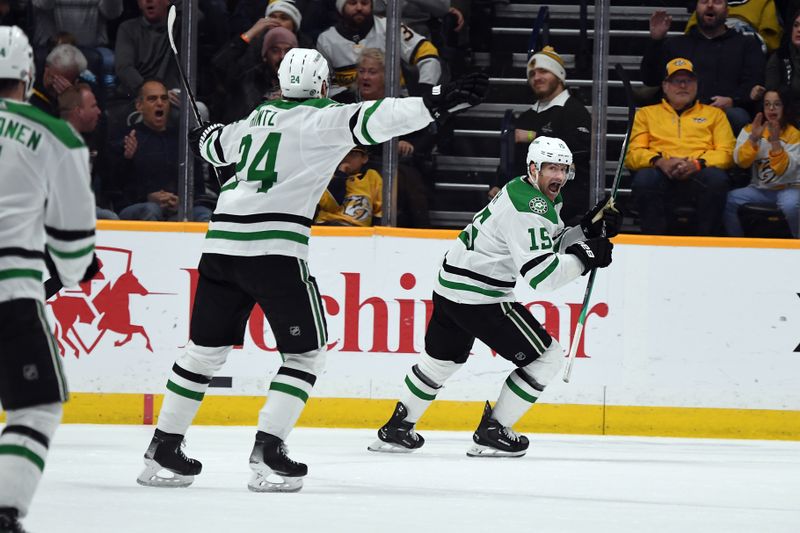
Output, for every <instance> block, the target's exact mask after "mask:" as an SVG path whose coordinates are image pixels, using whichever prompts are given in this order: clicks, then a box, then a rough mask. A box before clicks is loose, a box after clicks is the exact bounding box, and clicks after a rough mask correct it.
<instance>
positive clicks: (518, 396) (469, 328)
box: [369, 137, 622, 457]
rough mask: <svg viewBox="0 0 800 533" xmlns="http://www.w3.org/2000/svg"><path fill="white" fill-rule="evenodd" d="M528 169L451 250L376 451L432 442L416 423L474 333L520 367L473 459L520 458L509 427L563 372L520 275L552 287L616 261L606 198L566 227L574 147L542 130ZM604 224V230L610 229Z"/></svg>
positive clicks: (478, 434) (521, 450) (489, 413)
mask: <svg viewBox="0 0 800 533" xmlns="http://www.w3.org/2000/svg"><path fill="white" fill-rule="evenodd" d="M527 164H528V173H527V175H525V176H520V177H517V178H515V179H513V180H511V181H510V182H509V183H508V184H507V185H506V186H505V187H503V189H501V191H500V192H499V193H498V195H497V196H495V197H494V199H493V200H492V201H491V202H489V205H487V206H486V207H485V208H484V209H483V210H481V211H480V212H479V213H478V214H476V215H475V217H474V218H473V220H472V223H471V224H470V225H468V226H467V227H466V228H465V229H464V231H462V232H461V233H460V234H459V236H458V239H457V240H456V242H455V243H454V244H453V245H452V246H451V248H450V250H449V251H448V252H447V254H446V255H445V257H444V260H443V262H442V266H441V268H440V270H439V273H438V275H437V280H436V283H435V285H434V293H433V314H432V315H431V319H430V322H429V323H428V329H427V331H426V333H425V351H424V352H423V353H422V355H421V356H420V361H419V362H418V363H417V364H415V365H414V366H413V367H412V368H411V371H410V372H409V373H408V375H407V376H406V378H405V384H406V387H407V389H408V391H407V393H406V394H405V396H404V397H403V398H402V399H401V400H400V401H399V402H398V403H397V405H396V407H395V410H394V413H393V414H392V416H391V418H390V419H389V421H388V422H387V423H386V424H385V425H384V426H383V427H382V428H381V429H380V430H379V431H378V440H377V441H376V442H375V443H374V444H372V445H371V446H369V449H370V450H371V451H389V452H396V451H400V452H409V451H413V450H416V449H418V448H419V447H421V446H422V445H423V443H424V442H425V441H424V439H423V438H422V436H421V435H419V434H418V433H417V432H416V431H415V429H414V426H415V424H416V422H417V421H418V420H419V418H420V417H421V416H422V414H423V413H424V412H425V410H426V409H427V408H428V406H429V405H430V404H431V402H432V401H433V400H434V399H435V398H436V395H437V394H438V393H439V391H440V390H441V388H442V385H443V384H444V383H445V382H446V381H447V379H448V378H449V377H450V376H452V375H453V374H454V373H455V372H456V371H457V370H458V369H459V368H460V367H461V365H463V364H464V363H465V362H466V360H467V357H468V356H469V352H470V350H471V348H472V345H473V343H474V342H475V338H478V339H480V340H481V341H483V342H484V343H486V345H488V346H489V347H490V348H492V349H493V350H495V351H496V352H497V353H498V354H499V355H500V356H501V357H503V358H504V359H507V360H509V361H511V362H512V363H513V364H514V365H515V366H516V367H517V368H516V369H515V370H514V371H512V372H511V373H510V374H509V376H508V378H507V379H506V381H505V383H504V384H503V387H502V390H501V392H500V397H499V398H498V400H497V403H496V404H495V406H494V409H492V407H491V406H490V404H489V402H486V405H485V407H484V412H483V418H482V419H481V421H480V423H479V425H478V428H477V429H476V430H475V433H474V435H473V441H474V443H473V445H472V447H471V448H470V449H469V450H468V451H467V455H468V456H470V457H483V456H509V457H519V456H522V455H524V454H525V452H526V451H527V449H528V439H527V437H525V436H523V435H519V434H517V433H516V432H514V430H513V429H512V426H513V425H514V424H515V423H516V422H517V421H518V420H519V419H520V418H521V417H522V415H524V414H525V413H526V412H527V411H528V409H529V408H530V407H531V406H532V405H533V403H534V402H535V401H536V399H537V398H538V397H539V396H540V395H541V394H542V392H543V391H544V389H545V387H546V386H547V384H548V383H549V382H550V380H552V379H553V377H554V376H555V375H556V374H557V373H558V370H559V368H560V367H561V364H562V362H563V360H564V353H563V350H562V348H561V346H560V345H559V344H558V342H557V341H556V340H555V339H553V338H552V337H551V336H550V335H549V334H548V333H547V331H545V329H544V328H543V327H542V325H541V324H540V323H539V322H538V321H537V320H536V319H535V318H534V317H533V315H531V313H530V312H529V311H528V310H527V309H526V308H525V307H524V306H523V305H522V304H520V303H519V302H516V301H515V298H514V293H513V290H514V286H515V285H516V282H517V279H518V278H522V280H524V282H525V283H527V284H528V285H530V286H531V287H532V288H533V289H536V290H554V289H556V288H558V287H561V286H562V285H564V284H566V283H569V282H570V281H572V280H574V279H576V278H577V277H579V276H580V275H581V274H586V273H588V272H589V271H590V270H591V269H593V268H595V267H599V268H603V267H606V266H608V265H609V264H610V263H611V250H612V248H613V244H612V243H611V242H610V241H609V240H608V238H607V237H612V236H614V235H616V234H617V232H618V230H619V224H620V222H621V218H622V217H621V215H620V213H619V212H618V211H617V210H615V209H614V208H613V203H609V202H607V201H603V202H600V203H599V204H598V205H597V206H595V207H594V208H593V209H591V210H590V211H589V212H588V213H586V215H584V217H583V219H582V220H581V225H580V226H575V227H571V228H565V227H564V223H563V222H562V221H561V217H560V214H559V213H560V211H561V206H562V197H561V188H562V187H563V186H564V184H565V183H566V182H567V181H568V180H569V179H571V178H572V176H573V166H572V152H570V150H569V148H568V147H567V145H566V144H565V143H564V142H563V141H562V140H561V139H556V138H552V137H537V138H536V139H535V140H534V141H533V142H532V143H531V144H530V146H529V147H528V156H527ZM603 224H605V236H602V233H603Z"/></svg>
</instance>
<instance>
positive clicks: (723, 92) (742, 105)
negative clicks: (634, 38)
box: [641, 0, 766, 135]
mask: <svg viewBox="0 0 800 533" xmlns="http://www.w3.org/2000/svg"><path fill="white" fill-rule="evenodd" d="M696 13H697V26H694V27H692V28H691V29H690V30H689V31H688V33H686V34H685V35H680V36H678V37H670V38H666V39H665V37H666V35H667V31H668V30H669V26H670V22H671V21H672V19H671V17H670V16H669V15H667V13H666V12H665V11H656V12H654V13H653V15H652V16H651V17H650V42H649V43H648V45H647V48H646V49H645V53H644V55H643V56H642V65H641V68H642V81H644V83H645V85H649V86H654V87H655V86H660V85H661V81H662V78H663V77H664V69H665V68H666V64H667V62H668V61H670V60H671V59H674V58H676V57H683V58H686V59H688V60H690V61H691V62H692V64H693V65H694V70H695V72H696V73H697V79H698V82H699V85H698V90H697V97H698V99H699V100H700V102H701V103H703V104H708V105H712V106H714V107H718V108H720V109H722V110H723V111H725V114H726V115H727V116H728V121H729V122H730V123H731V128H732V129H733V134H734V135H737V134H738V133H739V130H741V129H742V127H743V126H744V125H745V124H748V123H749V122H750V113H749V112H748V108H749V107H750V106H751V104H752V102H753V100H754V99H756V98H757V97H758V96H759V95H758V93H757V92H756V91H754V88H755V87H756V86H757V85H763V84H764V67H765V62H766V60H765V57H764V53H763V52H762V51H761V46H760V43H759V42H758V41H757V40H756V39H755V38H754V37H752V36H747V35H743V34H741V33H739V32H737V31H736V30H733V29H731V28H728V27H727V26H726V25H725V20H726V19H727V17H728V3H727V2H726V1H722V2H721V1H720V0H698V2H697V7H696Z"/></svg>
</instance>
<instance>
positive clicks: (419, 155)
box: [335, 48, 436, 228]
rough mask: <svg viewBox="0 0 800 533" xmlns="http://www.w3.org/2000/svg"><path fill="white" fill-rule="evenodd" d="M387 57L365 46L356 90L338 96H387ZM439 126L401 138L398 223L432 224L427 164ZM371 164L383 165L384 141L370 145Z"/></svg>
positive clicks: (342, 98)
mask: <svg viewBox="0 0 800 533" xmlns="http://www.w3.org/2000/svg"><path fill="white" fill-rule="evenodd" d="M384 73H385V57H384V54H383V50H381V49H379V48H365V49H363V50H362V51H361V54H360V55H359V57H358V63H357V67H356V91H355V93H351V92H350V91H347V92H344V93H340V94H339V96H337V97H336V98H335V99H336V100H337V101H340V102H343V103H352V102H363V101H366V100H380V99H381V98H384V97H385V96H386V83H385V79H384ZM435 128H436V126H434V125H429V126H428V127H427V128H425V129H423V130H420V131H417V132H414V133H412V134H409V135H404V136H403V137H401V138H400V139H399V141H398V145H397V151H398V155H399V156H400V158H399V162H398V166H397V204H398V206H397V208H398V209H397V211H398V216H397V224H398V225H399V226H404V227H413V228H426V227H429V226H430V201H431V194H430V191H431V189H432V186H431V185H429V184H428V183H427V182H426V179H425V172H424V167H425V166H426V164H427V163H428V162H430V160H431V150H432V149H433V146H434V144H436V129H435ZM367 150H368V151H369V166H370V167H372V168H374V169H376V170H380V169H381V168H382V165H383V145H382V144H379V145H374V146H370V147H368V148H367Z"/></svg>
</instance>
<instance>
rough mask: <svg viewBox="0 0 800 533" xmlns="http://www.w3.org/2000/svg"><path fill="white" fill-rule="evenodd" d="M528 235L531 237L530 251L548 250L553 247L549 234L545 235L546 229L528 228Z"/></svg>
mask: <svg viewBox="0 0 800 533" xmlns="http://www.w3.org/2000/svg"><path fill="white" fill-rule="evenodd" d="M536 230H539V231H536ZM528 233H529V234H530V236H531V250H549V249H550V248H552V247H553V239H551V238H550V234H549V233H547V230H546V229H544V228H530V229H528ZM537 233H538V234H539V240H538V242H537V239H536V234H537Z"/></svg>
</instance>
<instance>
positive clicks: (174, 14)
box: [167, 4, 222, 188]
mask: <svg viewBox="0 0 800 533" xmlns="http://www.w3.org/2000/svg"><path fill="white" fill-rule="evenodd" d="M177 18H178V8H176V7H175V4H172V5H171V6H169V13H167V37H169V47H170V48H172V55H173V57H174V58H175V64H176V65H178V73H179V74H180V75H181V81H182V82H183V88H184V89H185V90H186V99H187V100H189V104H190V105H191V108H192V113H193V114H194V120H195V122H197V125H198V126H202V125H203V120H202V118H201V117H200V110H199V109H197V100H195V98H194V92H192V88H191V87H190V86H189V80H188V79H187V78H186V74H185V73H184V72H183V67H182V66H181V56H180V55H179V54H178V47H177V46H175V36H174V34H173V31H172V28H173V26H175V19H177ZM211 170H212V172H214V177H215V178H217V184H219V186H220V188H222V180H221V179H220V178H219V170H218V169H217V167H215V166H214V165H211Z"/></svg>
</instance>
